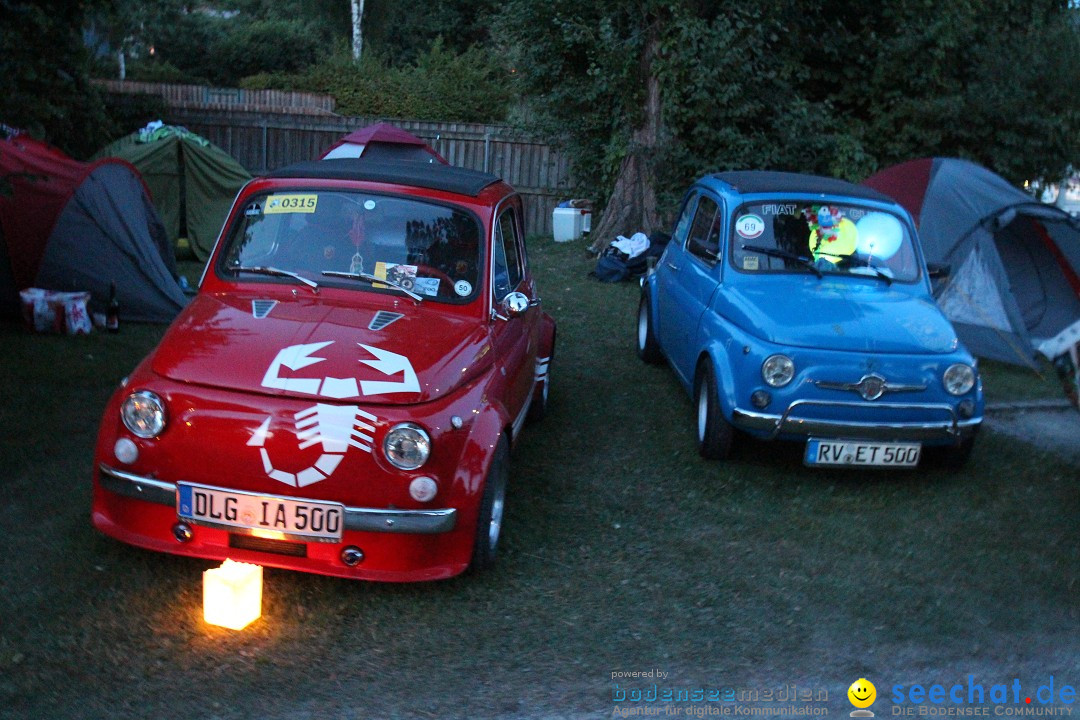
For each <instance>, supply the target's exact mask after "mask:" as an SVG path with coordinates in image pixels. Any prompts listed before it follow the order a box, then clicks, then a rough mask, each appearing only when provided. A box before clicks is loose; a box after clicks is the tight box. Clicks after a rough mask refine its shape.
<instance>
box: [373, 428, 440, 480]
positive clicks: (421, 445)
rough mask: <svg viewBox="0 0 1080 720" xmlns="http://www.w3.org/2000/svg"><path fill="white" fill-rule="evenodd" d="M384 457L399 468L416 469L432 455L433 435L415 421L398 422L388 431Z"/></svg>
mask: <svg viewBox="0 0 1080 720" xmlns="http://www.w3.org/2000/svg"><path fill="white" fill-rule="evenodd" d="M382 449H383V457H385V458H386V460H387V462H389V463H390V464H391V465H393V466H394V467H396V468H397V469H398V470H416V469H418V468H421V467H423V465H424V463H426V462H427V461H428V458H429V457H431V436H430V435H428V433H427V431H426V430H424V428H422V427H420V426H419V425H417V424H416V423H413V422H403V423H398V424H396V425H394V426H393V427H391V428H390V429H389V430H387V431H386V436H385V437H383V442H382Z"/></svg>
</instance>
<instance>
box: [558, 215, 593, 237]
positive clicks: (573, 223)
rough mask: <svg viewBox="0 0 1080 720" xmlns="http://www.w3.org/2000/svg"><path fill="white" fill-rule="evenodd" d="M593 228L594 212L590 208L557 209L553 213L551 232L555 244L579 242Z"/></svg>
mask: <svg viewBox="0 0 1080 720" xmlns="http://www.w3.org/2000/svg"><path fill="white" fill-rule="evenodd" d="M591 226H592V211H591V210H589V209H588V208H574V207H568V208H564V207H557V208H555V210H554V211H553V212H552V213H551V231H552V234H553V235H554V236H555V242H568V241H570V240H577V239H578V238H579V237H581V236H582V235H584V234H585V233H587V232H589V229H590V228H591Z"/></svg>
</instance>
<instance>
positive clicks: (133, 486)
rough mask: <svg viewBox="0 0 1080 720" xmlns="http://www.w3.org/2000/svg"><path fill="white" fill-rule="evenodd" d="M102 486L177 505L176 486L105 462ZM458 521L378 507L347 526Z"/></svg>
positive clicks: (354, 514) (384, 528) (357, 512)
mask: <svg viewBox="0 0 1080 720" xmlns="http://www.w3.org/2000/svg"><path fill="white" fill-rule="evenodd" d="M98 469H99V470H100V479H101V486H102V487H103V488H105V489H106V490H108V491H109V492H113V493H116V494H117V495H123V496H124V497H128V498H134V499H136V500H143V501H146V502H151V503H156V504H158V505H168V506H169V507H171V508H175V507H176V485H174V484H173V483H167V482H162V481H161V480H155V479H154V478H148V477H144V476H142V475H135V474H133V473H128V472H124V471H122V470H117V469H115V468H111V467H109V466H108V465H105V464H104V463H102V464H101V465H98ZM456 524H457V510H455V509H454V508H442V509H438V510H383V509H379V508H355V507H346V508H345V529H346V530H354V531H357V532H383V533H412V534H415V535H434V534H436V533H444V532H450V531H451V530H453V529H454V526H455V525H456Z"/></svg>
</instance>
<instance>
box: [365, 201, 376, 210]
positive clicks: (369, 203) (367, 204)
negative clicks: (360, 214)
mask: <svg viewBox="0 0 1080 720" xmlns="http://www.w3.org/2000/svg"><path fill="white" fill-rule="evenodd" d="M364 209H365V210H374V209H375V201H374V200H367V201H365V202H364Z"/></svg>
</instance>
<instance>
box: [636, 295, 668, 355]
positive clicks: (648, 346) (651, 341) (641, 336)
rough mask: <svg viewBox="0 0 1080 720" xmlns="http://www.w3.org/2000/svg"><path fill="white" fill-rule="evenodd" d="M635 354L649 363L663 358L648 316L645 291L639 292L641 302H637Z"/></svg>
mask: <svg viewBox="0 0 1080 720" xmlns="http://www.w3.org/2000/svg"><path fill="white" fill-rule="evenodd" d="M637 354H638V357H639V358H641V359H642V360H644V361H645V362H647V363H650V364H656V363H659V362H660V361H661V360H663V359H664V357H663V355H661V353H660V345H659V344H658V343H657V342H656V335H655V334H654V333H653V326H652V320H650V318H649V294H648V293H647V292H643V293H641V302H639V303H638V314H637Z"/></svg>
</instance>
